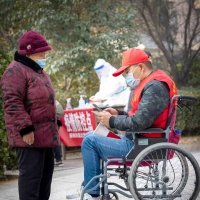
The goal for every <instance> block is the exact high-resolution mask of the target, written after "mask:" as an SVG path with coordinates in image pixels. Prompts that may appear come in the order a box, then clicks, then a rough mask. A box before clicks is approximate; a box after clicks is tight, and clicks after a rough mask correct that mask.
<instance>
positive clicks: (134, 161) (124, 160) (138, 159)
mask: <svg viewBox="0 0 200 200" xmlns="http://www.w3.org/2000/svg"><path fill="white" fill-rule="evenodd" d="M177 99H178V106H179V107H180V108H182V107H184V106H186V105H185V104H184V103H183V101H185V100H186V101H188V100H190V101H195V100H196V98H195V97H192V96H181V95H176V96H174V97H173V98H172V99H171V101H170V107H169V116H168V120H167V124H166V129H164V130H163V129H160V128H149V129H146V130H142V131H137V132H133V133H132V136H133V140H134V147H133V148H132V149H131V150H130V152H129V153H128V154H127V155H126V156H122V157H121V158H108V159H107V161H106V162H104V161H102V173H101V174H100V175H98V176H95V177H93V178H92V179H91V180H90V181H89V182H88V184H87V185H86V186H85V187H84V188H83V190H82V193H81V200H83V197H84V194H85V193H86V192H90V191H92V190H94V189H96V188H97V187H98V186H100V185H102V187H101V194H102V196H101V200H110V195H109V194H113V195H114V197H115V199H118V196H117V194H116V193H120V194H122V195H124V196H126V197H128V198H133V197H134V199H136V200H139V199H175V198H177V197H181V194H178V193H181V192H182V191H183V190H184V187H185V185H186V183H187V181H188V170H189V167H188V164H187V160H189V161H190V162H191V164H192V166H193V167H194V172H195V176H196V181H195V183H194V184H195V189H194V190H195V191H193V194H192V195H193V196H192V197H191V198H190V199H191V200H195V199H196V198H197V196H198V194H199V191H200V168H199V165H198V163H197V161H196V159H195V158H194V156H193V155H192V154H191V153H189V152H187V151H186V150H184V149H183V148H181V147H179V146H178V145H177V144H178V142H177V144H173V143H171V142H169V141H168V140H169V135H170V133H171V131H173V130H172V129H173V127H171V125H172V124H171V121H172V118H173V115H174V108H175V106H174V101H176V100H177ZM186 107H187V108H188V109H189V107H188V106H186ZM170 111H171V112H170ZM174 123H175V122H174ZM172 126H173V125H172ZM140 133H163V134H164V136H165V137H162V138H146V137H145V138H141V137H140ZM172 142H173V141H172ZM175 143H176V142H175ZM161 149H162V151H161ZM170 150H172V151H170ZM154 151H159V152H160V155H158V154H157V152H156V155H155V152H154ZM175 151H177V152H178V153H176V155H177V158H178V159H180V162H182V163H181V165H183V168H184V169H183V170H182V173H183V175H182V177H183V178H185V179H184V180H183V182H181V184H180V185H181V186H180V187H179V188H178V189H176V190H175V192H174V193H172V194H171V195H167V191H168V190H173V187H168V186H167V181H169V180H168V179H169V177H167V176H164V178H163V179H162V180H160V179H159V178H158V176H157V178H155V180H154V179H153V178H152V177H151V178H150V179H148V177H147V178H146V179H147V181H149V180H151V181H152V180H153V181H154V182H155V185H156V187H155V188H152V189H151V190H152V192H153V191H154V190H155V191H156V190H158V189H160V191H162V194H159V195H155V194H154V195H146V196H145V195H143V196H142V195H141V194H140V192H141V191H143V190H144V189H142V188H139V189H138V188H137V183H136V179H137V174H136V173H137V167H138V168H139V167H144V166H140V165H141V164H142V163H143V162H146V163H147V167H151V165H152V163H153V165H155V166H156V165H158V164H159V162H163V167H162V173H163V174H164V173H165V174H166V162H167V161H168V160H170V159H172V158H173V156H174V154H175V153H174V152H175ZM150 152H151V154H152V155H151V156H152V157H149V153H150ZM171 152H172V154H173V155H171V157H169V155H170V153H171ZM153 153H154V154H153ZM163 155H164V158H163V157H162V156H163ZM147 158H148V159H147ZM155 158H156V159H155ZM151 159H153V162H152V160H151ZM150 161H151V162H152V163H151V164H149V166H148V162H150ZM113 162H114V163H116V162H117V163H118V167H112V168H108V166H109V165H110V164H112V163H113ZM130 162H131V168H130V167H129V166H130ZM121 165H122V166H123V168H121V167H120V166H121ZM157 167H158V166H157ZM110 170H115V172H116V173H118V174H119V175H118V174H116V173H115V174H112V173H108V171H110ZM128 172H129V173H128ZM111 176H119V178H121V179H124V182H125V185H126V187H127V188H125V187H123V186H121V185H119V184H117V183H112V182H108V180H107V178H109V177H111ZM155 177H156V176H155ZM95 179H101V180H100V181H99V183H98V184H97V185H96V186H94V187H93V188H91V189H88V190H87V188H88V186H89V185H90V184H91V183H92V182H93V181H94V180H95ZM156 181H157V182H156ZM110 185H114V186H116V187H117V188H119V189H109V186H110ZM159 185H161V186H162V187H160V186H159ZM151 190H150V189H148V190H147V191H151ZM124 191H125V192H124ZM155 191H154V192H155ZM127 192H130V194H129V193H127Z"/></svg>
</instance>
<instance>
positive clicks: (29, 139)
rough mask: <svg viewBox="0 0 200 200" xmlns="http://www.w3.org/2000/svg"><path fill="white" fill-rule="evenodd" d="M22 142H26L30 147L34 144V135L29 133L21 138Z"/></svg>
mask: <svg viewBox="0 0 200 200" xmlns="http://www.w3.org/2000/svg"><path fill="white" fill-rule="evenodd" d="M23 141H24V142H26V143H27V144H29V145H32V144H33V142H34V133H33V132H30V133H28V134H26V135H24V136H23Z"/></svg>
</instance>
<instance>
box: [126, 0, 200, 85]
mask: <svg viewBox="0 0 200 200" xmlns="http://www.w3.org/2000/svg"><path fill="white" fill-rule="evenodd" d="M130 1H131V2H132V3H133V4H135V7H136V9H137V11H138V18H139V20H140V23H141V20H142V22H143V26H140V27H142V28H141V31H145V32H146V33H147V34H149V35H150V36H151V37H152V38H153V40H154V42H155V43H156V45H157V46H158V48H159V49H160V50H161V51H162V52H163V54H164V56H165V58H166V60H167V61H168V63H169V64H170V68H171V72H172V76H173V78H174V81H175V82H176V84H177V85H178V87H179V88H180V87H182V86H184V85H186V84H187V81H188V76H189V71H190V69H191V66H192V64H193V62H194V61H195V59H196V58H197V57H198V56H199V53H200V23H199V17H200V16H199V15H200V10H199V9H198V6H199V5H198V3H199V1H198V0H130ZM199 8H200V7H199Z"/></svg>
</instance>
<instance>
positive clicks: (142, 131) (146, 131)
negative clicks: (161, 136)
mask: <svg viewBox="0 0 200 200" xmlns="http://www.w3.org/2000/svg"><path fill="white" fill-rule="evenodd" d="M168 128H169V127H168ZM168 132H169V130H168V129H166V130H163V129H161V128H147V129H145V130H140V131H135V132H131V131H130V132H129V131H127V133H130V134H132V138H133V140H134V139H135V135H136V134H139V133H155V134H156V133H165V134H166V133H168Z"/></svg>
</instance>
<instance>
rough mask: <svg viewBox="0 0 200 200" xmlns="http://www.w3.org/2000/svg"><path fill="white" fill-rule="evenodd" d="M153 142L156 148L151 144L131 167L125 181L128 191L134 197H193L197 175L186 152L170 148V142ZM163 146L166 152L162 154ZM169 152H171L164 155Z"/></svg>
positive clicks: (192, 161)
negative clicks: (127, 183)
mask: <svg viewBox="0 0 200 200" xmlns="http://www.w3.org/2000/svg"><path fill="white" fill-rule="evenodd" d="M166 144H167V143H166ZM154 146H157V148H153V146H151V150H149V149H147V150H146V152H145V151H144V153H143V155H142V156H140V159H136V160H135V161H134V163H133V166H132V167H131V172H130V176H129V185H130V190H131V193H132V195H133V196H134V197H135V198H136V199H137V198H138V199H147V198H148V199H185V200H187V199H191V200H192V199H195V197H196V195H197V194H198V191H199V186H198V184H199V177H200V175H199V172H198V169H199V168H198V165H196V162H194V160H193V158H192V157H190V154H189V155H185V154H184V153H185V152H182V149H181V150H180V149H179V148H176V149H174V148H173V147H174V146H170V144H167V146H164V147H163V146H162V145H154ZM171 147H172V148H171ZM163 150H165V151H166V154H162V151H163ZM170 154H173V156H170V159H166V158H168V155H170ZM155 155H157V156H158V155H159V156H158V157H159V158H156V157H155ZM161 155H163V157H161ZM147 164H149V166H148V165H147Z"/></svg>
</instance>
